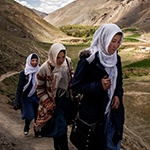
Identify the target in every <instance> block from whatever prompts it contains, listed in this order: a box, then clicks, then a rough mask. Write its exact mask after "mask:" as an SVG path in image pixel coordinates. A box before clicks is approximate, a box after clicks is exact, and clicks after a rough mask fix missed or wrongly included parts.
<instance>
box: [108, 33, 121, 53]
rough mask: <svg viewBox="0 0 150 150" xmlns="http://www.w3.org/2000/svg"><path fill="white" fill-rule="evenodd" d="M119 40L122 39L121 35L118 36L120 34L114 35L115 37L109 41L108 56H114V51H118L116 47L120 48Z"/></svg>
mask: <svg viewBox="0 0 150 150" xmlns="http://www.w3.org/2000/svg"><path fill="white" fill-rule="evenodd" d="M121 38H122V35H120V34H116V35H115V36H114V37H113V38H112V40H111V42H110V44H109V46H108V53H109V54H110V55H112V54H114V53H115V51H116V50H117V49H118V47H119V46H120V42H121Z"/></svg>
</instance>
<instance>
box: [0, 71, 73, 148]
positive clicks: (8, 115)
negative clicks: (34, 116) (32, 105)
mask: <svg viewBox="0 0 150 150" xmlns="http://www.w3.org/2000/svg"><path fill="white" fill-rule="evenodd" d="M17 73H18V72H8V73H6V74H4V75H2V76H1V77H0V82H1V81H3V80H4V79H5V78H7V77H10V76H12V75H15V74H17ZM0 101H1V105H0V149H1V150H20V149H22V150H54V149H53V139H52V138H36V137H35V136H34V132H33V124H31V126H30V134H29V135H28V136H24V135H23V127H24V120H21V117H20V114H21V113H20V110H18V111H15V110H14V109H13V108H12V107H11V106H10V105H9V104H7V101H8V98H7V97H5V96H3V95H0ZM68 136H69V132H68ZM69 148H70V150H76V149H75V147H74V146H73V145H72V144H71V143H70V142H69Z"/></svg>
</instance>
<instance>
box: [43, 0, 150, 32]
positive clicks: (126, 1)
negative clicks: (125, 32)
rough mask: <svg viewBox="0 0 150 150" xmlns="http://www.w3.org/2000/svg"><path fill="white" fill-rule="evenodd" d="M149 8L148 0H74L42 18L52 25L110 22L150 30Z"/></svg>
mask: <svg viewBox="0 0 150 150" xmlns="http://www.w3.org/2000/svg"><path fill="white" fill-rule="evenodd" d="M149 8H150V1H149V0H92V1H91V0H76V1H74V2H72V3H70V4H68V5H67V6H65V7H63V8H61V9H58V10H56V11H54V12H52V13H50V14H48V15H47V16H46V17H45V18H44V19H45V20H46V21H48V22H50V23H51V24H53V25H54V26H62V25H67V24H80V25H92V26H99V25H101V24H102V23H110V22H111V23H117V24H118V25H119V26H120V27H130V26H136V27H138V28H140V29H141V30H145V31H147V32H150V28H149V26H150V17H149V16H150V9H149Z"/></svg>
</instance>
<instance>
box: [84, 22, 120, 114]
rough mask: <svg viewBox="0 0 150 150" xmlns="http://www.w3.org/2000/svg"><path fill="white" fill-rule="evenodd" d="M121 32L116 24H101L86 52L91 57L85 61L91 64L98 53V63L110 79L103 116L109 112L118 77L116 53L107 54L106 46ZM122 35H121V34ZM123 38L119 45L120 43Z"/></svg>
mask: <svg viewBox="0 0 150 150" xmlns="http://www.w3.org/2000/svg"><path fill="white" fill-rule="evenodd" d="M118 32H121V33H122V31H121V29H120V28H119V27H118V26H117V25H116V24H102V25H101V26H100V27H99V28H98V29H97V30H96V32H95V33H94V36H93V39H92V43H91V46H90V48H88V50H90V51H91V55H90V57H89V58H87V61H88V62H89V63H91V62H92V61H93V60H94V58H95V53H96V52H98V53H99V57H100V63H101V64H102V65H103V66H104V67H105V70H106V72H107V73H108V75H109V78H110V79H111V83H112V85H111V87H110V89H109V90H108V96H109V102H108V105H107V107H106V111H105V114H107V113H108V112H109V111H110V104H111V101H112V97H113V95H114V90H115V88H116V79H117V75H118V71H117V67H116V64H117V51H115V53H114V54H112V55H110V54H109V52H108V46H109V44H110V42H111V40H112V38H113V37H114V36H115V35H116V34H117V33H118ZM122 35H123V33H122ZM122 40H123V36H122V39H121V42H120V44H121V43H122Z"/></svg>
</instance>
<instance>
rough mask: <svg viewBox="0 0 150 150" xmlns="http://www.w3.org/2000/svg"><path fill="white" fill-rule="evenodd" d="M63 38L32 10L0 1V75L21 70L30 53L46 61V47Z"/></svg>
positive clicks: (11, 1)
mask: <svg viewBox="0 0 150 150" xmlns="http://www.w3.org/2000/svg"><path fill="white" fill-rule="evenodd" d="M62 37H66V35H65V34H64V33H63V32H61V31H60V30H58V29H57V28H56V27H54V26H52V25H51V24H49V23H48V22H46V21H45V20H44V19H43V18H41V17H40V16H39V15H37V14H36V13H35V12H34V11H33V10H31V9H28V8H27V7H24V6H22V5H20V4H18V3H17V2H15V1H14V0H0V64H2V65H0V75H1V74H3V73H6V72H8V71H11V70H13V69H14V70H17V68H19V70H20V68H22V65H23V63H24V62H25V58H26V56H27V55H28V54H30V53H31V52H36V53H38V54H40V56H41V60H42V59H45V55H46V52H45V50H48V49H49V47H46V43H47V42H49V43H50V42H52V41H53V40H54V39H59V38H62ZM39 41H40V42H39ZM41 42H42V43H43V45H44V47H45V48H44V49H43V45H42V46H41ZM46 57H47V55H46Z"/></svg>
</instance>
